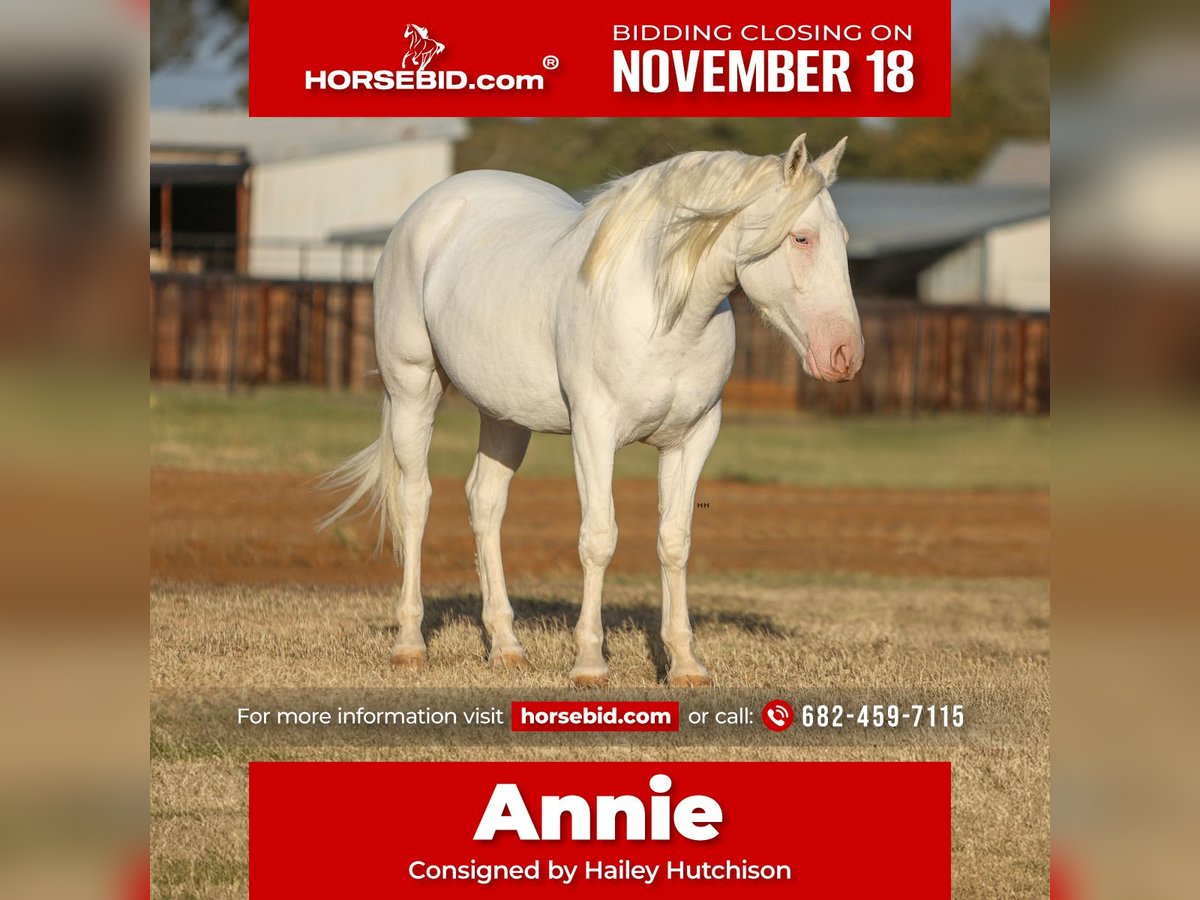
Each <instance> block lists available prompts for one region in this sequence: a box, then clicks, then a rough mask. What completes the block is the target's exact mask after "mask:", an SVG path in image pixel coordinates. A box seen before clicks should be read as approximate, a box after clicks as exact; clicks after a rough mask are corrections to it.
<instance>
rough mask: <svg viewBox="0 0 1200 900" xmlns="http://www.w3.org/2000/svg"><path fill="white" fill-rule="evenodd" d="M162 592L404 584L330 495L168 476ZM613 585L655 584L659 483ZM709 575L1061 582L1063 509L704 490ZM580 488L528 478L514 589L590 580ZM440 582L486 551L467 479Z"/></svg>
mask: <svg viewBox="0 0 1200 900" xmlns="http://www.w3.org/2000/svg"><path fill="white" fill-rule="evenodd" d="M150 494H151V532H150V536H151V543H150V572H151V578H152V579H153V580H171V581H194V582H209V583H221V584H226V583H234V582H240V583H244V584H282V583H308V584H345V585H369V584H383V583H388V582H392V581H394V580H395V579H396V577H397V571H396V567H395V565H394V564H393V562H392V560H391V557H390V554H386V553H385V554H384V555H383V556H375V555H373V553H372V550H373V547H374V540H375V533H376V531H375V526H374V524H373V523H371V522H368V521H366V520H365V519H362V518H359V519H356V520H351V521H349V522H347V523H344V524H339V525H338V526H335V528H334V529H333V530H332V531H330V532H326V533H317V532H316V531H315V530H314V523H315V522H316V521H317V520H318V519H319V518H320V516H321V515H323V514H324V513H325V512H326V511H328V510H329V509H330V508H331V507H332V505H333V503H332V502H331V501H332V497H331V496H330V495H328V494H322V493H319V492H318V491H316V490H315V489H314V487H313V484H312V482H311V480H308V479H305V478H303V477H301V476H297V475H288V474H275V473H237V474H230V473H213V472H193V471H179V470H168V469H157V470H153V471H152V472H151V475H150ZM615 496H616V505H617V522H618V526H619V529H620V540H619V545H618V549H617V555H616V558H615V559H614V561H613V566H612V569H611V571H612V572H613V573H614V574H619V573H621V572H626V573H644V572H652V571H655V570H656V568H657V565H658V562H657V558H656V555H655V530H656V518H657V496H656V493H655V486H654V484H653V483H652V482H646V481H624V482H618V483H617V484H616V487H615ZM697 502H698V504H707V506H700V508H698V509H697V510H696V513H695V524H694V531H693V541H692V559H691V566H692V569H693V571H696V572H736V571H796V572H865V573H871V574H875V575H902V576H931V577H938V576H947V577H1035V578H1040V577H1047V576H1048V575H1049V531H1050V503H1049V497H1048V495H1047V494H1045V493H1041V492H1002V493H1001V492H996V493H988V492H962V491H903V490H866V489H826V488H801V487H792V486H783V485H776V484H742V483H730V482H707V483H706V482H702V483H701V486H700V491H699V493H698V495H697ZM578 527H579V501H578V497H577V494H576V489H575V484H574V482H573V481H569V480H561V479H528V480H522V479H520V478H519V477H518V479H517V480H516V481H515V482H514V484H513V489H512V493H511V497H510V500H509V507H508V515H507V517H506V519H505V526H504V547H505V551H506V557H505V566H506V570H507V572H508V574H509V576H510V577H514V578H515V577H522V576H527V577H533V576H539V575H547V574H556V575H557V574H566V573H570V572H574V571H577V570H578V566H579V562H578V555H577V551H576V540H577V533H578ZM424 549H425V552H424V561H423V576H424V581H425V583H426V584H430V585H433V584H437V583H445V582H461V581H463V580H467V579H470V578H473V577H474V574H475V572H474V550H475V547H474V540H473V538H472V536H471V530H470V527H469V525H468V521H467V509H466V500H465V498H464V496H463V487H462V484H461V483H460V482H458V481H457V480H452V479H435V481H434V492H433V502H432V507H431V511H430V517H429V525H428V528H427V530H426V535H425V548H424Z"/></svg>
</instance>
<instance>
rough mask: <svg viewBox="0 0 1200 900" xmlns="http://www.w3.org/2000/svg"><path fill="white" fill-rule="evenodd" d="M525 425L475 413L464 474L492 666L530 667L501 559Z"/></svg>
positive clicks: (523, 447) (526, 436) (524, 441)
mask: <svg viewBox="0 0 1200 900" xmlns="http://www.w3.org/2000/svg"><path fill="white" fill-rule="evenodd" d="M528 446H529V429H528V428H522V427H521V426H519V425H513V424H512V423H511V422H501V421H499V420H498V419H493V418H491V417H490V416H486V415H484V414H483V413H480V414H479V453H478V455H477V456H476V457H475V465H474V466H473V467H472V468H471V474H470V475H469V476H468V478H467V504H468V506H469V507H470V510H471V529H472V530H473V531H474V532H475V560H476V564H477V565H478V567H479V585H480V589H481V591H482V593H483V624H484V627H485V628H487V633H488V637H489V638H490V639H491V644H492V646H491V653H490V654H489V656H488V662H490V663H491V664H492V665H493V666H498V667H500V666H511V667H514V668H519V669H524V668H528V667H529V661H528V660H527V659H526V658H525V650H524V649H523V648H522V647H521V643H520V641H518V640H517V636H516V634H514V633H513V611H512V605H511V604H510V603H509V601H508V589H507V587H506V586H505V584H504V564H503V562H502V561H501V558H500V525H501V522H502V521H503V519H504V510H505V508H506V507H507V505H508V485H509V483H510V482H511V481H512V477H513V475H514V474H515V473H516V471H517V468H518V467H519V466H520V465H521V461H522V460H523V459H524V458H525V450H526V448H527V447H528Z"/></svg>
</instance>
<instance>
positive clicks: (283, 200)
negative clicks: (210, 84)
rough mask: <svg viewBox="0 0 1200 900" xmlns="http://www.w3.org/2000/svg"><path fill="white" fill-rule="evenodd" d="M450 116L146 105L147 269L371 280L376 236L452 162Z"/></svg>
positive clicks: (458, 125)
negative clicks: (358, 238)
mask: <svg viewBox="0 0 1200 900" xmlns="http://www.w3.org/2000/svg"><path fill="white" fill-rule="evenodd" d="M465 134H466V123H465V121H464V120H463V119H459V118H396V119H373V118H341V119H337V118H288V119H263V118H256V119H252V118H249V117H248V116H247V115H246V112H245V111H244V110H190V109H189V110H166V111H162V110H152V111H151V115H150V164H151V165H150V180H151V269H152V270H155V269H157V270H160V271H161V270H166V269H171V270H177V271H178V270H183V271H210V270H229V271H239V272H243V273H246V274H249V275H254V276H262V277H279V278H297V277H305V278H369V277H370V276H371V274H372V273H373V272H374V269H375V263H376V260H377V258H378V253H379V249H380V248H379V246H378V245H377V244H375V245H372V244H366V243H356V242H353V241H349V242H348V241H346V240H345V239H344V235H346V234H355V233H367V232H370V233H375V234H379V233H385V232H386V231H387V230H388V229H390V227H391V225H392V224H394V223H395V221H396V220H397V219H398V218H399V217H400V215H401V214H402V213H403V212H404V210H405V209H406V208H407V207H408V205H409V204H410V203H411V202H412V201H413V200H414V199H416V198H417V197H418V196H419V195H420V194H421V193H422V192H424V191H425V190H426V189H427V188H429V187H430V186H432V185H433V184H435V183H436V182H438V181H440V180H441V179H443V178H445V177H447V176H448V175H450V174H451V173H452V172H453V171H454V143H455V141H458V140H460V139H461V138H462V137H464V136H465Z"/></svg>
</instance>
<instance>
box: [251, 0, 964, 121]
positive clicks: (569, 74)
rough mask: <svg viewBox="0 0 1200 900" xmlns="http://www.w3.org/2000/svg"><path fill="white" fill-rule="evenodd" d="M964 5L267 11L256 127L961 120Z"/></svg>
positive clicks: (279, 3)
mask: <svg viewBox="0 0 1200 900" xmlns="http://www.w3.org/2000/svg"><path fill="white" fill-rule="evenodd" d="M950 61H951V57H950V3H949V0H938V2H933V3H916V4H895V3H890V2H883V0H848V2H844V3H826V4H815V5H810V6H796V5H787V4H778V3H775V4H767V3H759V4H749V5H747V4H728V3H717V2H714V0H691V2H688V3H679V2H670V3H654V4H646V3H641V2H632V0H614V2H608V3H602V4H586V3H585V4H575V5H573V6H571V7H570V8H569V10H568V9H566V8H564V7H563V6H561V4H554V5H550V4H542V3H523V4H519V5H516V6H514V5H505V4H496V3H476V4H463V3H456V4H440V5H439V4H412V5H406V4H397V3H395V2H394V0H347V2H345V3H338V4H329V3H323V2H322V3H315V2H312V0H287V2H284V0H256V2H255V3H253V4H251V8H250V114H251V115H252V116H409V115H424V116H448V115H454V116H460V115H469V116H565V115H576V116H697V115H700V116H800V117H808V116H947V115H949V114H950Z"/></svg>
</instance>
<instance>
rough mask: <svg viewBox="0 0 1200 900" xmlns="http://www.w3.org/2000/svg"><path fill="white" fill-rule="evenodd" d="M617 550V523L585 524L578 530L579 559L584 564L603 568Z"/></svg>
mask: <svg viewBox="0 0 1200 900" xmlns="http://www.w3.org/2000/svg"><path fill="white" fill-rule="evenodd" d="M616 552H617V523H616V522H609V523H607V524H604V525H591V526H589V525H587V524H585V525H584V526H583V527H582V528H581V529H580V530H579V559H580V560H581V561H582V562H583V564H584V565H585V566H598V567H599V568H605V567H606V566H607V565H608V564H609V563H610V562H612V558H613V554H614V553H616Z"/></svg>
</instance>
